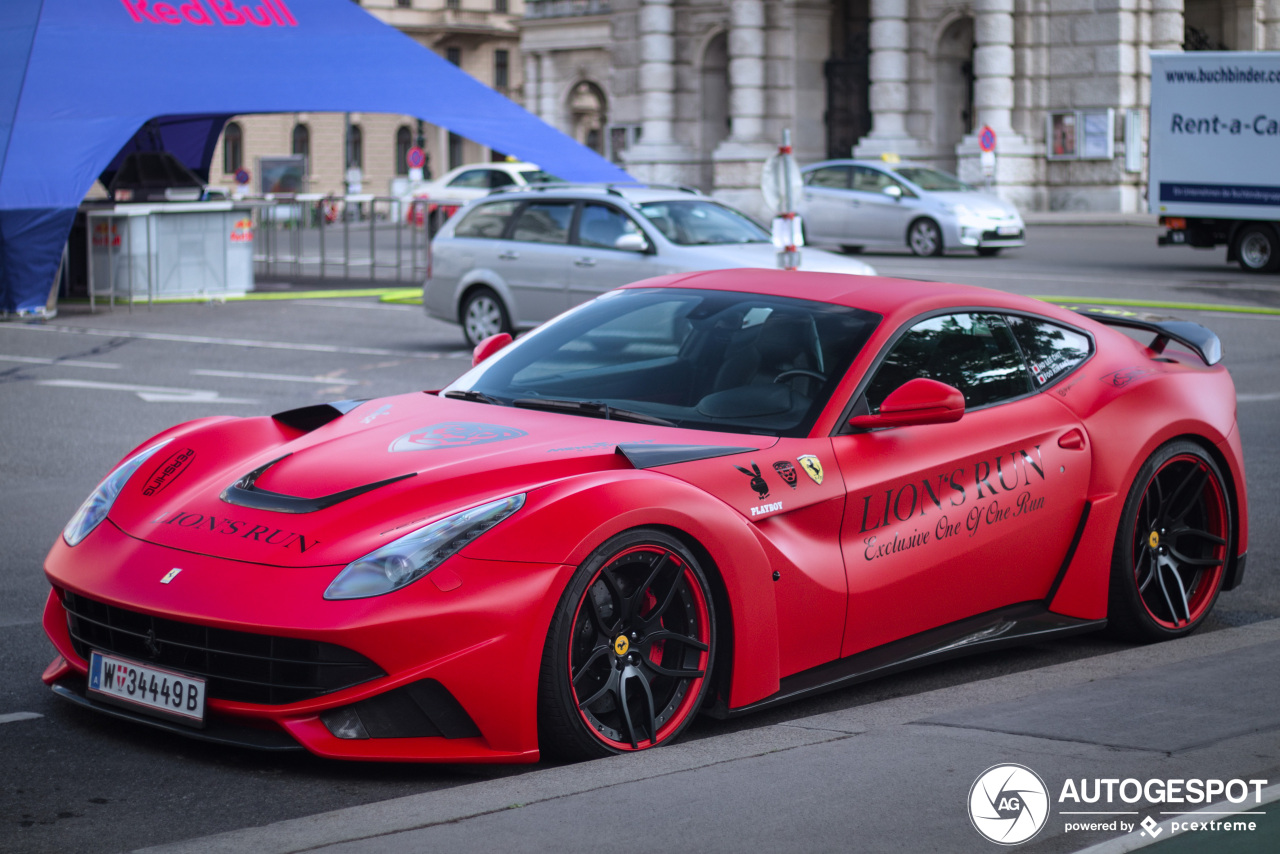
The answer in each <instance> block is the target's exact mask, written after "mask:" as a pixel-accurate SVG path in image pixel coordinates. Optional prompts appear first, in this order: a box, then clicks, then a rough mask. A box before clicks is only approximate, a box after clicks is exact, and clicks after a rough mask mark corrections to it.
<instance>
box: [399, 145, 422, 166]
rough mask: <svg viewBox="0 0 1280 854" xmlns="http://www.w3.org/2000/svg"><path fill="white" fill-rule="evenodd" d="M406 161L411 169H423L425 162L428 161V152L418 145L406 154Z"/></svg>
mask: <svg viewBox="0 0 1280 854" xmlns="http://www.w3.org/2000/svg"><path fill="white" fill-rule="evenodd" d="M404 162H405V163H406V164H407V165H408V166H409V168H410V169H421V168H422V166H423V164H425V163H426V162H427V154H426V152H425V151H423V150H422V149H421V148H419V147H418V146H416V145H415V146H414V147H413V148H410V149H409V153H408V154H406V155H405V156H404Z"/></svg>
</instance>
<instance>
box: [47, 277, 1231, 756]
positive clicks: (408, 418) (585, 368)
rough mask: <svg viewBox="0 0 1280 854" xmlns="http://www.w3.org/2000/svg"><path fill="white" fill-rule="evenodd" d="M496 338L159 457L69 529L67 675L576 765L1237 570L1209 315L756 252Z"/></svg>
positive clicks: (63, 562) (216, 734) (1128, 624)
mask: <svg viewBox="0 0 1280 854" xmlns="http://www.w3.org/2000/svg"><path fill="white" fill-rule="evenodd" d="M1116 325H1119V326H1124V327H1130V329H1129V330H1128V333H1132V334H1126V332H1122V331H1118V330H1117V329H1115V328H1113V327H1114V326H1116ZM509 341H510V339H509V337H508V336H495V338H493V339H489V340H487V341H486V342H484V343H482V344H481V345H480V346H479V347H477V348H476V358H475V361H476V364H475V366H474V367H473V368H472V369H471V370H470V371H469V372H467V373H466V374H464V375H463V376H462V377H461V378H459V379H458V380H457V381H455V382H454V383H453V384H452V385H450V386H449V387H448V388H446V389H443V390H441V391H432V392H416V393H412V394H404V395H400V396H397V397H389V398H383V399H379V400H365V401H353V400H349V401H341V402H338V403H332V404H324V405H318V406H309V407H305V408H302V409H295V410H292V411H288V412H282V413H280V414H278V415H275V416H271V417H265V416H264V417H254V418H229V417H228V418H205V419H201V420H198V421H193V422H190V423H188V424H184V425H181V426H178V427H175V428H173V429H172V430H169V431H167V432H165V433H162V434H160V435H159V436H156V437H155V438H153V439H149V440H147V441H146V442H144V443H143V444H142V445H140V446H138V448H137V449H135V450H134V451H132V452H131V453H130V454H129V456H128V457H127V458H126V459H125V461H124V462H122V463H121V464H120V465H119V466H117V467H116V469H115V470H114V471H113V472H112V473H111V474H110V475H109V476H108V477H107V478H106V480H104V481H103V482H102V484H101V485H99V486H98V488H97V489H96V490H94V492H93V494H92V495H91V496H89V498H88V499H87V500H86V501H85V503H84V504H83V506H81V508H80V509H79V510H78V511H77V512H76V514H75V516H74V517H73V518H72V520H71V521H70V522H69V523H68V524H67V526H66V529H65V531H64V532H63V535H62V538H61V539H60V541H59V542H58V543H57V544H56V545H55V546H54V548H53V550H52V552H51V553H50V554H49V558H48V560H47V562H46V565H45V569H46V572H47V574H48V577H49V581H50V582H51V583H52V585H53V590H52V593H51V595H50V596H49V601H48V606H47V609H46V611H45V617H44V626H45V629H46V631H47V632H48V634H49V637H50V638H51V639H52V640H53V643H54V645H55V646H56V647H57V651H58V657H57V658H56V659H55V660H54V662H53V663H52V664H51V665H50V667H49V668H48V670H47V671H46V673H45V675H44V679H45V681H46V682H47V683H48V684H49V685H51V686H52V687H53V690H54V691H56V692H57V693H58V694H59V695H61V696H63V697H65V698H67V699H68V700H72V701H74V702H76V703H79V704H81V705H83V706H88V707H92V708H94V709H98V710H100V711H102V712H104V713H107V714H112V715H116V716H118V717H123V718H128V719H130V720H135V721H138V722H141V723H147V724H150V725H152V726H158V727H163V728H167V729H169V730H173V731H177V732H182V733H185V734H188V735H191V736H194V737H198V738H204V739H210V740H214V741H219V742H225V743H231V744H240V745H249V746H254V747H260V748H269V749H288V748H298V747H303V748H306V749H307V750H310V751H312V752H313V753H316V754H319V755H321V756H328V757H337V758H350V759H381V760H412V761H446V762H455V761H491V762H492V761H496V762H522V761H534V760H536V759H537V758H538V757H539V756H540V755H541V754H542V753H543V752H548V753H554V754H556V755H560V756H568V757H588V756H597V755H603V754H608V753H615V752H627V751H634V750H644V749H647V748H650V747H653V746H656V745H659V744H663V743H665V742H668V741H671V740H672V739H674V738H676V737H677V736H678V735H679V733H680V732H681V730H682V729H684V727H685V726H686V725H688V723H689V722H690V720H691V719H692V718H693V717H694V715H695V714H696V713H697V712H698V711H699V710H703V711H706V712H709V713H711V714H714V715H736V714H740V713H744V712H749V711H751V710H753V709H760V708H763V707H766V706H772V705H774V704H777V703H781V702H783V701H786V700H789V699H791V698H794V697H798V696H802V695H806V694H812V693H814V692H819V691H825V690H828V689H832V688H835V687H838V686H843V685H848V684H851V683H854V682H857V681H860V680H864V679H868V678H870V677H874V676H877V675H880V674H884V673H887V672H890V671H893V670H898V669H902V668H905V667H911V666H914V665H918V664H922V663H926V662H931V661H936V660H939V659H942V658H946V657H950V656H955V655H959V654H962V653H967V652H971V651H976V650H984V649H991V648H993V647H996V646H1003V645H1006V644H1012V643H1019V642H1024V641H1027V640H1029V639H1034V640H1042V639H1045V638H1049V637H1055V636H1061V635H1067V634H1071V633H1074V632H1082V631H1089V630H1093V629H1100V628H1103V627H1104V626H1108V625H1109V626H1110V627H1112V628H1113V629H1116V630H1119V631H1121V632H1122V633H1124V634H1126V635H1128V636H1130V637H1133V638H1135V639H1139V640H1159V639H1162V638H1172V637H1177V636H1180V635H1183V634H1186V633H1188V632H1190V631H1193V630H1194V629H1195V628H1196V627H1197V626H1199V625H1200V624H1201V623H1203V622H1204V620H1205V618H1206V616H1207V615H1208V613H1209V611H1210V609H1211V608H1212V607H1213V604H1214V601H1215V600H1216V599H1217V597H1218V594H1219V592H1220V591H1223V590H1230V589H1231V588H1233V587H1235V586H1236V585H1238V584H1239V583H1240V581H1241V578H1242V575H1243V573H1244V565H1245V553H1246V543H1247V508H1246V505H1245V479H1244V478H1245V476H1244V467H1243V463H1242V458H1241V449H1240V435H1239V431H1238V429H1237V425H1236V399H1235V390H1234V386H1233V385H1232V381H1231V378H1230V376H1229V375H1228V373H1227V371H1226V370H1225V369H1224V368H1223V367H1222V365H1221V364H1219V359H1220V346H1219V343H1218V340H1217V338H1216V337H1215V336H1214V335H1213V334H1212V333H1211V332H1209V331H1208V330H1207V329H1205V328H1204V327H1202V326H1200V325H1198V324H1195V323H1188V322H1179V321H1172V322H1148V321H1145V320H1140V319H1136V318H1132V317H1109V316H1105V315H1104V316H1099V317H1093V318H1091V317H1086V316H1081V315H1079V314H1076V313H1073V312H1070V311H1066V310H1064V309H1059V308H1055V307H1053V306H1051V305H1047V304H1045V303H1042V302H1038V301H1035V300H1031V299H1026V298H1022V297H1017V296H1011V295H1008V294H1004V293H999V292H994V291H988V290H983V289H980V288H973V287H963V286H958V285H943V284H935V283H923V282H910V281H895V280H891V279H880V278H865V277H853V276H842V275H835V274H821V273H808V274H806V273H787V272H779V271H768V270H734V271H719V272H704V273H692V274H684V275H677V276H668V277H664V278H660V279H652V280H649V281H645V282H640V283H637V284H634V285H631V286H628V287H625V288H622V289H619V290H617V291H613V292H611V293H608V294H605V295H604V296H601V297H599V298H598V299H595V300H593V301H591V302H589V303H586V304H583V305H581V306H579V307H577V308H574V309H573V310H571V311H569V312H567V313H566V314H564V315H562V316H561V317H559V318H558V319H556V320H554V321H552V322H550V323H548V324H546V325H544V326H542V327H540V328H539V329H537V330H535V331H534V332H532V333H530V334H528V335H526V336H525V337H523V338H522V339H521V340H519V341H517V342H515V343H513V344H509V346H504V345H508V342H509Z"/></svg>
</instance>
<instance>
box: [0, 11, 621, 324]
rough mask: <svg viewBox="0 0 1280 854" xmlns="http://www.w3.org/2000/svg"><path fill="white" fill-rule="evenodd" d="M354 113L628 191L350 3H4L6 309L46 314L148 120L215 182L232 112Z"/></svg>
mask: <svg viewBox="0 0 1280 854" xmlns="http://www.w3.org/2000/svg"><path fill="white" fill-rule="evenodd" d="M346 111H360V112H367V113H394V114H403V115H411V116H416V117H418V118H421V119H423V120H425V121H428V122H431V123H432V124H435V125H439V126H441V127H445V128H448V129H449V130H451V131H453V132H454V133H457V134H460V135H462V136H464V137H467V138H468V139H472V140H474V141H476V142H478V143H480V144H482V145H487V146H489V147H490V148H493V149H496V150H498V151H501V152H504V153H506V154H511V155H515V156H517V157H520V158H522V159H524V160H529V161H532V162H534V163H537V164H538V165H539V166H541V167H542V168H543V169H545V170H547V171H548V172H551V173H553V174H555V175H559V176H560V177H562V178H565V179H567V180H571V181H625V180H629V178H628V176H627V174H626V173H625V172H623V171H622V170H621V169H619V168H618V167H617V166H615V165H613V164H612V163H610V162H608V161H607V160H605V159H604V158H602V157H600V156H599V155H597V154H596V153H595V152H593V151H591V150H589V149H587V148H585V147H583V146H581V145H579V144H578V143H576V142H574V141H573V140H572V139H570V138H569V137H567V136H565V135H564V134H562V133H560V132H559V131H557V130H555V129H554V128H552V127H551V126H549V125H547V124H546V123H544V122H543V121H542V120H541V119H538V118H537V117H536V116H534V115H532V114H530V113H529V112H527V111H526V110H524V109H523V108H521V107H520V106H518V105H517V104H515V103H513V102H512V101H510V100H508V99H507V98H505V97H503V96H502V95H499V94H498V93H497V92H495V91H494V90H492V89H490V88H488V87H487V86H484V85H483V84H481V83H480V82H478V81H477V80H475V79H474V78H473V77H471V76H469V75H467V74H466V73H464V72H463V71H461V70H460V69H458V68H456V67H455V66H453V65H452V64H451V63H449V62H448V61H446V60H444V59H443V58H441V57H439V56H437V55H436V54H434V53H432V52H431V51H430V50H428V49H426V48H424V47H423V46H422V45H420V44H418V43H417V42H415V41H413V40H412V39H410V38H409V37H408V36H405V35H404V34H402V33H400V32H399V31H398V30H396V29H394V28H392V27H389V26H387V25H385V24H383V23H382V22H380V21H378V20H377V19H376V18H374V17H372V16H371V15H370V14H369V13H368V12H366V11H364V10H363V9H361V8H360V7H359V6H358V5H357V4H355V3H353V2H351V0H256V2H254V1H253V0H251V1H250V2H236V0H169V2H155V0H0V312H14V311H24V310H30V309H33V308H37V307H39V306H43V305H44V303H45V300H46V298H47V296H48V292H49V287H50V284H51V283H52V280H53V277H54V275H55V274H56V272H57V269H58V262H59V259H60V258H61V253H62V246H63V244H64V243H65V242H66V238H67V235H68V233H69V231H70V228H71V223H72V220H73V218H74V215H75V209H76V207H77V206H78V205H79V203H80V201H81V200H82V199H83V198H84V195H85V193H87V192H88V191H89V189H90V188H91V187H92V186H93V182H94V181H95V180H96V179H97V178H98V177H99V175H101V174H102V173H103V171H104V170H107V169H109V168H111V167H112V166H113V163H118V159H119V158H118V156H119V155H120V154H121V152H122V151H123V150H125V149H126V148H127V147H129V146H131V145H132V142H133V140H134V137H135V134H137V133H138V131H139V129H140V128H141V127H142V126H143V125H144V124H145V123H147V122H148V121H151V120H153V119H155V120H158V121H157V122H156V124H155V127H158V128H159V130H160V132H159V136H160V137H161V138H162V139H163V140H164V145H165V147H166V149H168V150H170V151H172V152H173V153H174V154H175V155H176V156H178V158H179V159H181V160H183V162H185V163H186V165H187V166H189V167H191V168H192V169H193V170H194V171H195V172H196V173H197V174H200V175H203V176H207V175H208V169H209V159H210V157H211V156H212V153H213V147H214V143H215V142H216V140H217V135H218V134H219V133H220V132H221V129H222V126H223V124H224V123H225V122H226V120H227V119H229V118H230V117H231V116H233V115H242V114H247V113H278V112H346Z"/></svg>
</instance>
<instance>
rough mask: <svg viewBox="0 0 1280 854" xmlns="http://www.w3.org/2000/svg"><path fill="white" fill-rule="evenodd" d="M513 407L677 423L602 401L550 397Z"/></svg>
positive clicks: (515, 403)
mask: <svg viewBox="0 0 1280 854" xmlns="http://www.w3.org/2000/svg"><path fill="white" fill-rule="evenodd" d="M511 405H512V406H518V407H520V408H521V409H544V410H546V411H548V412H571V413H573V414H575V415H588V416H594V417H596V418H604V419H606V420H609V421H635V422H636V423H638V424H657V425H659V426H661V427H674V426H676V425H675V422H673V421H668V420H667V419H665V418H659V417H658V416H656V415H645V414H644V413H643V412H633V411H631V410H630V409H618V408H617V407H616V406H610V405H609V404H607V403H605V402H604V401H601V400H556V399H555V398H549V397H529V398H521V399H520V400H513V401H511Z"/></svg>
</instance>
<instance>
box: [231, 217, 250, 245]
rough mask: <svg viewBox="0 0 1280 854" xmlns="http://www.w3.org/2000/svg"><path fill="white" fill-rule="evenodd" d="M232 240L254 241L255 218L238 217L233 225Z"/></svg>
mask: <svg viewBox="0 0 1280 854" xmlns="http://www.w3.org/2000/svg"><path fill="white" fill-rule="evenodd" d="M231 242H232V243H252V242H253V220H251V219H248V218H247V217H246V218H245V219H238V220H236V224H235V225H233V226H231Z"/></svg>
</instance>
